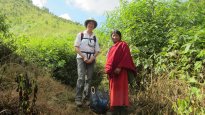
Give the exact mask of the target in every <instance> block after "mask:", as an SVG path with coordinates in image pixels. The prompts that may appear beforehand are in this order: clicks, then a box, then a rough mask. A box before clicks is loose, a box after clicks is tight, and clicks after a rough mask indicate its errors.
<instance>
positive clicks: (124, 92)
mask: <svg viewBox="0 0 205 115" xmlns="http://www.w3.org/2000/svg"><path fill="white" fill-rule="evenodd" d="M111 39H112V41H113V43H114V44H113V46H112V47H111V48H110V49H109V51H108V53H107V60H106V64H105V73H106V74H108V79H109V89H110V111H111V112H112V113H113V114H114V115H115V114H116V115H127V114H128V111H127V107H128V106H129V100H128V72H129V71H131V72H133V73H136V70H135V65H134V63H133V60H132V57H131V53H130V49H129V47H128V45H127V43H126V42H124V41H122V40H121V39H122V36H121V32H120V31H119V30H114V31H113V32H112V33H111Z"/></svg>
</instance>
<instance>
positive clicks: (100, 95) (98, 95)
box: [90, 87, 109, 114]
mask: <svg viewBox="0 0 205 115" xmlns="http://www.w3.org/2000/svg"><path fill="white" fill-rule="evenodd" d="M108 104H109V95H108V91H107V92H106V91H100V90H96V89H95V87H91V94H90V109H91V110H92V111H93V112H95V113H97V114H105V113H106V112H107V110H108V107H109V105H108Z"/></svg>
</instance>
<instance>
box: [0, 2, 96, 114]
mask: <svg viewBox="0 0 205 115" xmlns="http://www.w3.org/2000/svg"><path fill="white" fill-rule="evenodd" d="M2 14H3V15H4V16H5V17H6V18H5V19H6V23H7V24H8V25H9V28H8V29H9V31H8V32H9V33H10V34H11V35H12V36H11V37H9V36H5V37H3V36H1V35H3V34H4V31H1V30H2V28H1V26H2V25H3V26H4V21H3V22H1V23H2V24H1V23H0V114H6V115H13V114H22V113H21V112H22V111H23V110H22V108H20V107H19V105H21V101H20V99H19V98H20V93H19V92H17V87H18V83H17V82H16V78H17V76H18V75H22V74H23V75H25V74H26V75H28V77H29V79H30V80H34V81H36V82H37V87H38V92H37V101H36V104H35V106H34V108H32V109H33V110H32V114H51V115H52V114H53V115H56V114H63V115H64V114H77V115H78V114H79V115H81V114H93V113H92V112H91V110H89V109H88V108H85V109H83V110H78V108H76V106H75V103H74V95H75V90H74V88H73V87H71V86H70V85H71V83H72V84H73V85H74V84H75V83H76V64H75V61H74V60H75V53H74V51H73V40H74V39H75V35H76V34H77V33H78V32H79V31H81V30H82V29H84V27H83V26H82V25H79V24H77V23H74V22H72V21H68V20H64V19H61V18H59V17H57V16H55V15H53V14H51V13H49V12H48V10H47V9H39V8H38V7H35V6H33V5H32V3H31V1H30V0H0V19H1V21H2V20H4V19H3V18H4V16H2V17H1V15H2ZM3 26H2V27H3ZM59 38H60V39H59ZM70 65H72V66H70ZM54 71H55V72H54ZM54 74H55V75H54ZM53 77H55V78H56V79H58V81H57V80H55V79H53ZM23 82H24V81H23ZM65 84H66V85H65ZM32 86H34V84H33V81H32ZM22 87H23V86H22ZM26 88H28V87H26ZM25 90H26V89H24V90H23V91H25ZM29 98H30V100H29V101H31V99H32V98H33V95H32V94H30V95H29ZM29 101H25V100H24V102H29ZM24 102H23V103H24ZM24 107H25V106H24ZM29 109H31V108H30V107H29ZM29 109H28V108H26V109H25V110H28V111H30V110H29Z"/></svg>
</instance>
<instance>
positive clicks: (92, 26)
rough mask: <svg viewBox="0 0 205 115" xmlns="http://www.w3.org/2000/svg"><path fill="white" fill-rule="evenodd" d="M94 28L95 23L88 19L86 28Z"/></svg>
mask: <svg viewBox="0 0 205 115" xmlns="http://www.w3.org/2000/svg"><path fill="white" fill-rule="evenodd" d="M94 28H95V23H94V22H92V21H90V22H89V23H88V24H87V29H88V30H93V29H94Z"/></svg>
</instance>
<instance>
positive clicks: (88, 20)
mask: <svg viewBox="0 0 205 115" xmlns="http://www.w3.org/2000/svg"><path fill="white" fill-rule="evenodd" d="M89 22H94V28H96V27H97V25H98V24H97V22H96V21H95V20H94V19H92V18H90V19H87V20H85V23H84V25H85V27H87V25H88V23H89Z"/></svg>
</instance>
